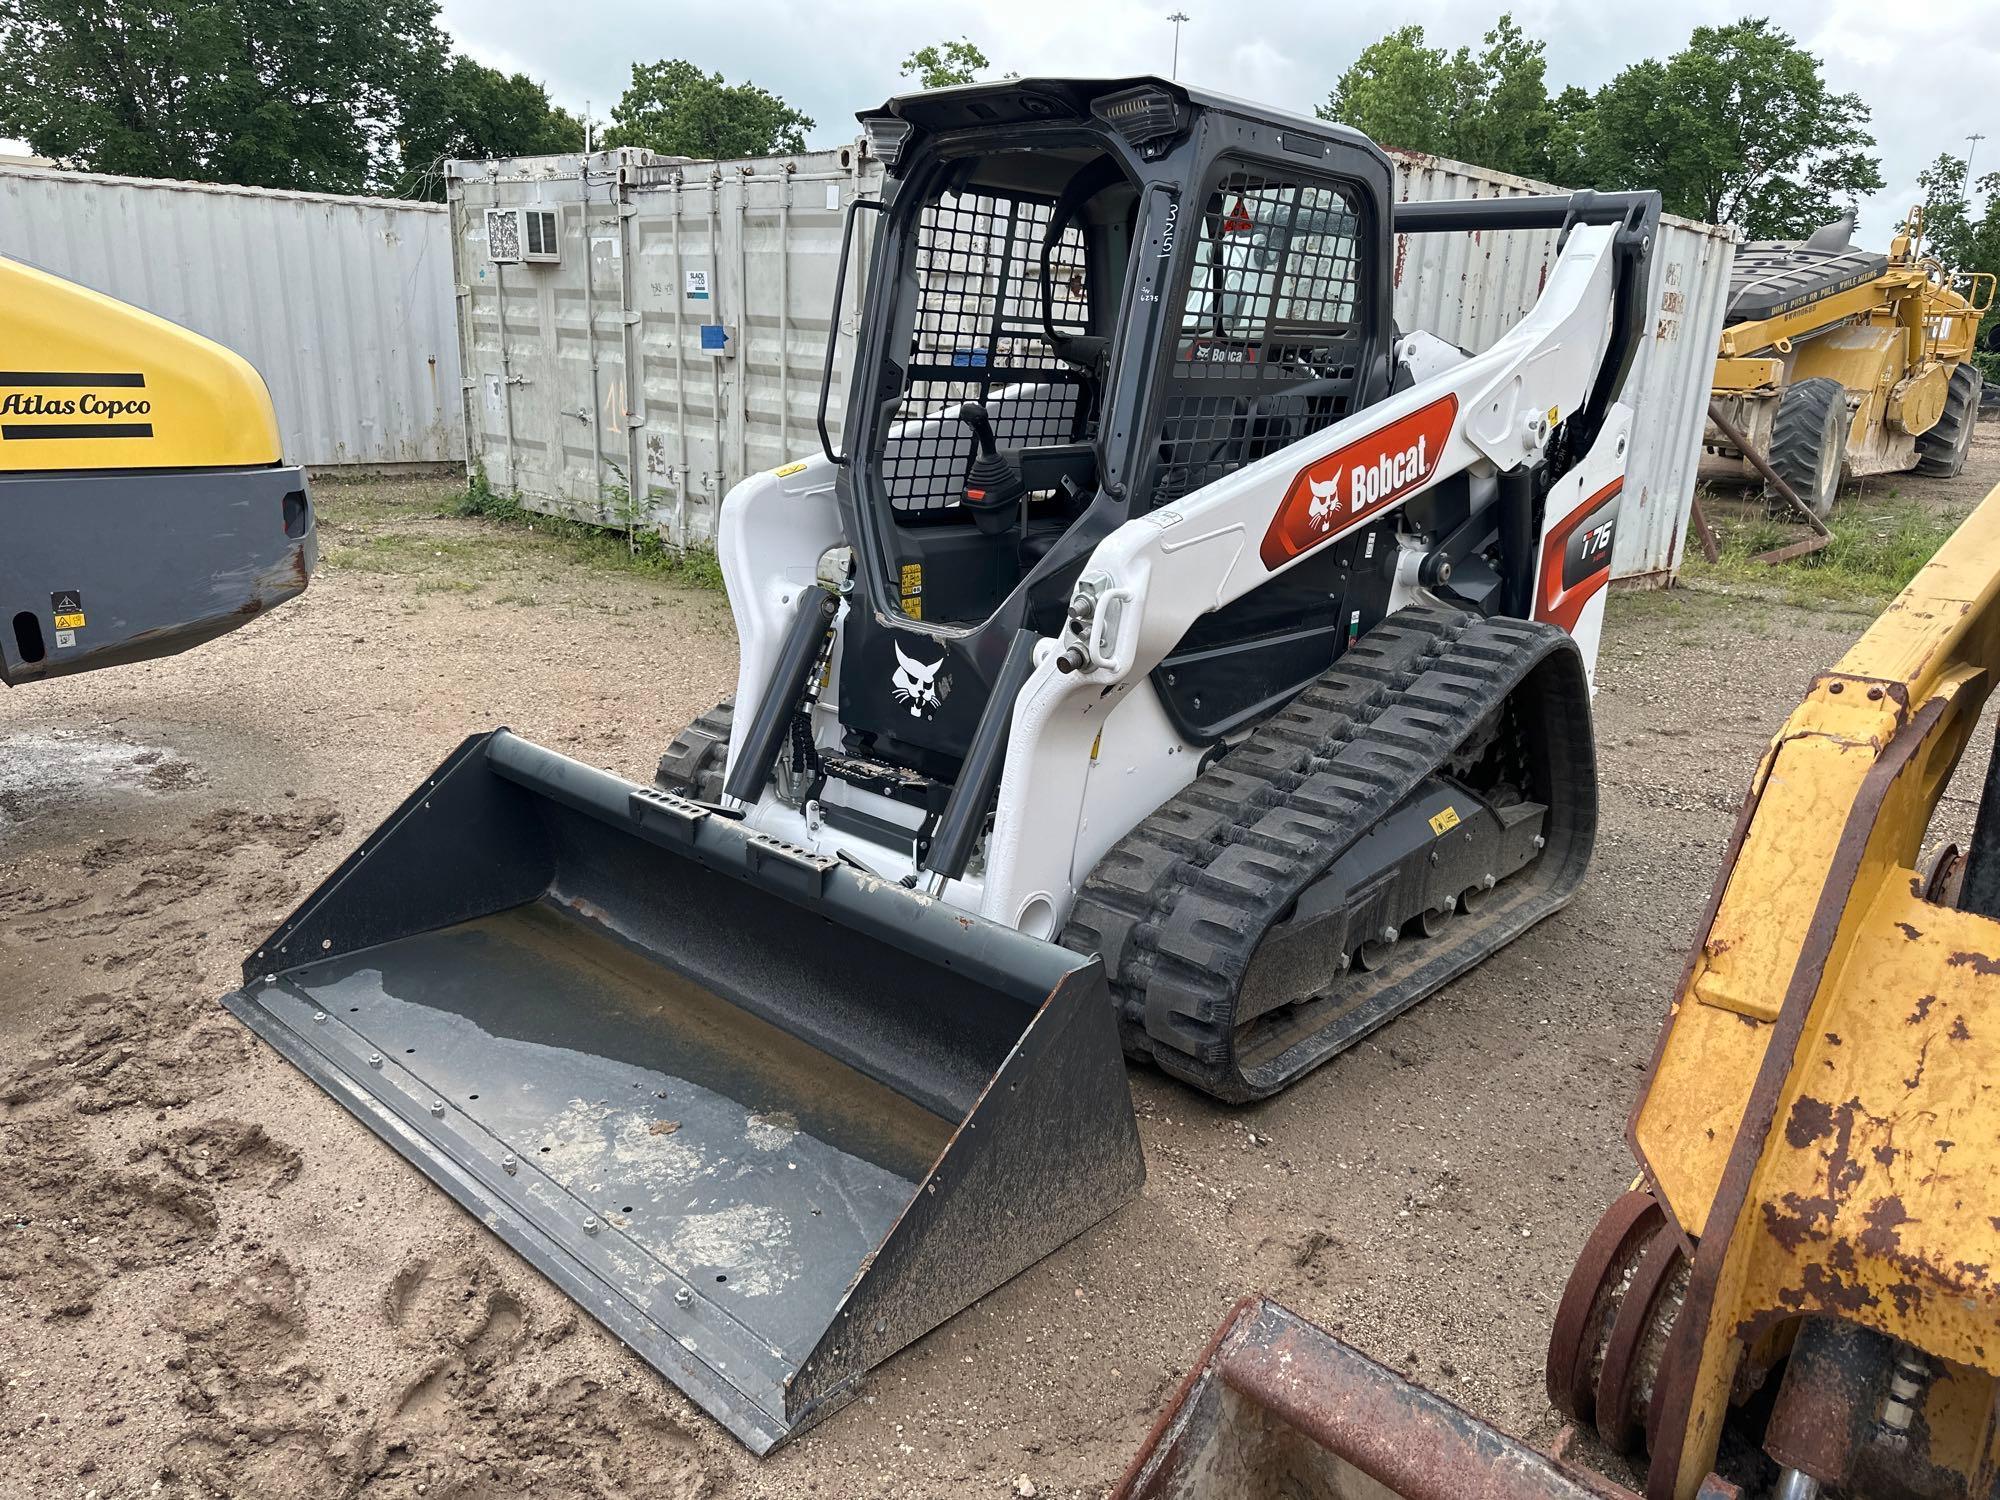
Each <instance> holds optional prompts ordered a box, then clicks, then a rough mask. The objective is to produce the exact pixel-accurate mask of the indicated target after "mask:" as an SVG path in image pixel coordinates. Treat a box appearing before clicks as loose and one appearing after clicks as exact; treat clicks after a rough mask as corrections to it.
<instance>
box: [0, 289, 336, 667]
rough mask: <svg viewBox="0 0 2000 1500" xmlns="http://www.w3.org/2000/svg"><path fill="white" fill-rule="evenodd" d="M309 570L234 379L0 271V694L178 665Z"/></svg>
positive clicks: (109, 306) (198, 354)
mask: <svg viewBox="0 0 2000 1500" xmlns="http://www.w3.org/2000/svg"><path fill="white" fill-rule="evenodd" d="M317 559H318V541H317V539H316V537H315V536H314V532H313V520H312V506H311V502H310V501H309V500H308V498H307V492H306V479H305V474H304V473H303V472H302V471H301V470H299V469H297V468H294V467H291V466H288V465H287V464H286V463H285V462H284V455H283V450H282V447H281V444H280V442H279V437H278V423H277V417H276V415H275V414H274V413H273V411H272V409H271V397H270V394H269V392H267V391H266V390H265V389H264V382H263V381H262V380H261V379H259V378H258V375H257V372H256V371H255V370H254V369H252V368H251V367H250V365H249V364H248V363H246V362H245V361H244V360H243V359H241V358H239V357H238V356H237V355H235V354H233V353H231V352H230V351H229V350H227V349H224V348H223V347H221V346H220V345H218V344H214V343H211V342H210V341H209V340H207V339H205V338H202V337H201V336H199V335H198V334H194V333H190V332H189V331H188V330H187V329H185V328H182V327H180V326H179V325H177V324H174V323H169V322H168V321H167V320H166V319H164V318H158V317H155V316H153V315H152V314H151V313H147V312H142V311H140V310H139V309H138V308H136V307H129V306H127V305H126V304H124V303H122V302H118V301H115V300H113V299H112V298H110V297H106V296H103V295H102V294H100V293H97V292H93V291H91V290H89V289H88V288H85V287H81V286H78V285H76V284H75V283H74V282H69V281H65V280H63V279H62V278H61V277H59V276H53V275H50V274H49V273H48V272H46V271H41V270H38V269H36V268H35V267H33V266H28V265H23V264H21V263H19V262H17V261H11V260H6V259H0V682H5V683H7V684H9V685H10V686H11V685H15V684H19V683H23V682H31V681H34V680H36V679H39V678H44V677H59V676H63V675H65V674H68V673H71V672H86V671H89V670H91V669H92V668H95V667H108V666H115V665H117V664H119V663H122V662H134V661H145V660H148V659H149V658H152V657H157V656H167V655H170V654H172V653H173V652H176V651H185V650H186V649H187V648H188V647H190V646H195V645H199V644H200V643H201V642H203V641H206V640H210V639H213V638H214V637H216V636H218V635H221V634H223V633H224V632H225V631H229V630H233V629H235V628H236V627H237V626H239V625H241V624H243V623H245V622H246V621H248V620H252V619H255V618H256V617H257V616H259V615H261V614H262V613H264V611H266V610H268V609H271V608H273V607H275V606H277V605H279V604H282V603H283V602H284V601H285V600H287V599H290V598H292V597H293V596H295V595H297V594H299V593H302V592H303V591H304V589H305V587H306V583H307V581H308V580H309V579H310V578H311V576H312V570H313V567H314V565H315V563H316V561H317Z"/></svg>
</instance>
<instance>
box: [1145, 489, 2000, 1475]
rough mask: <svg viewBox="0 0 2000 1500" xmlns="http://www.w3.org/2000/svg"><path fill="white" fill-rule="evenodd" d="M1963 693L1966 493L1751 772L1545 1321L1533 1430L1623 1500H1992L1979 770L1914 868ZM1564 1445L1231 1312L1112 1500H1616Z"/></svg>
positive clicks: (1992, 1255)
mask: <svg viewBox="0 0 2000 1500" xmlns="http://www.w3.org/2000/svg"><path fill="white" fill-rule="evenodd" d="M1996 674H2000V489H1996V490H1995V491H1994V492H1993V493H1992V494H1991V495H1989V496H1988V497H1987V498H1986V500H1985V502H1984V503H1983V504H1982V505H1981V506H1980V508H1979V509H1978V510H1977V511H1975V512H1974V513H1973V515H1972V516H1971V517H1970V518H1969V519H1968V520H1967V521H1966V522H1965V524H1964V525H1963V526H1962V527H1960V529H1959V531H1958V533H1957V535H1955V536H1954V537H1953V538H1952V539H1951V540H1950V541H1949V542H1947V543H1946V544H1945V546H1944V547H1943V548H1942V549H1941V550H1940V551H1939V552H1938V554H1937V556H1936V557H1935V558H1934V559H1933V560H1932V561H1931V563H1930V564H1929V565H1928V566H1927V567H1925V568H1924V570H1923V571H1922V572H1921V573H1919V574H1918V576H1917V578H1916V580H1915V581H1914V582H1913V583H1912V584H1911V585H1910V587H1909V588H1908V589H1906V590H1905V591H1904V592H1903V594H1902V596H1901V597H1900V598H1898V599H1897V600H1896V601H1895V603H1894V604H1892V605H1891V606H1890V607H1889V608H1888V610H1887V611H1885V612H1884V613H1883V615H1882V617H1881V618H1880V619H1879V620H1878V621H1877V622H1876V623H1875V624H1874V625H1873V626H1872V627H1871V628H1870V629H1869V630H1868V632H1867V634H1865V635H1864V636H1862V638H1861V640H1860V641H1859V642H1857V643H1856V644H1855V646H1854V648H1853V649H1852V650H1850V651H1849V652H1848V653H1847V655H1846V656H1845V657H1844V658H1843V659H1842V660H1841V661H1840V662H1839V663H1837V664H1836V665H1835V666H1834V668H1833V669H1832V670H1831V671H1829V672H1826V673H1825V674H1823V675H1822V676H1821V677H1819V678H1818V680H1817V681H1815V682H1814V683H1813V686H1812V690H1811V692H1810V693H1809V695H1808V696H1807V698H1806V701H1805V702H1804V703H1803V704H1802V705H1801V706H1800V707H1799V708H1798V710H1797V711H1796V712H1794V713H1793V715H1792V716H1791V718H1790V720H1789V721H1787V723H1786V724H1785V727H1784V728H1783V729H1782V730H1781V731H1780V732H1779V734H1778V736H1777V738H1776V739H1775V740H1773V741H1772V744H1771V748H1770V749H1769V750H1768V751H1767V752H1766V753H1765V755H1764V758H1763V761H1762V763H1761V764H1760V765H1759V766H1758V768H1757V772H1756V776H1755V778H1754V779H1753V781H1752V782H1751V786H1750V793H1749V796H1748V797H1747V799H1746V800H1745V802H1744V806H1743V811H1742V815H1741V818H1740V820H1739V822H1738V825H1737V829H1736V834H1735V837H1734V839H1733V840H1732V841H1731V844H1730V852H1729V855H1728V857H1727V859H1726V860H1725V862H1724V866H1723V870H1722V873H1721V874H1720V876H1719V877H1718V878H1717V880H1716V884H1715V890H1714V894H1713V896H1712V898H1711V900H1710V903H1709V909H1708V913H1707V916H1706V918H1705V920H1704V923H1703V932H1702V936H1701V938H1700V941H1699V942H1698V943H1697V945H1696V947H1695V949H1694V952H1693V954H1692V956H1691V957H1690V960H1689V963H1688V968H1687V972H1686V975H1685V976H1684V978H1683V979H1682V981H1681V984H1680V988H1679V990H1678V992H1677V993H1676V995H1675V997H1674V1002H1673V1006H1672V1009H1671V1010H1670V1012H1669V1013H1668V1017H1667V1023H1666V1027H1665V1029H1664V1031H1663V1032H1662V1034H1661V1038H1660V1043H1659V1048H1658V1051H1657V1053H1656V1055H1655V1057H1654V1061H1653V1067H1652V1072H1651V1076H1650V1078H1649V1079H1648V1082H1647V1084H1646V1088H1645V1091H1644V1093H1643V1094H1642V1096H1641V1097H1640V1100H1639V1103H1638V1105H1637V1107H1636V1108H1635V1110H1634V1111H1633V1114H1632V1122H1631V1131H1630V1140H1631V1144H1632V1148H1633V1151H1634V1153H1635V1154H1636V1155H1637V1157H1638V1160H1639V1164H1640V1167H1641V1176H1640V1178H1639V1182H1638V1184H1637V1185H1636V1186H1635V1187H1634V1188H1633V1189H1632V1191H1630V1192H1628V1193H1626V1194H1625V1195H1624V1196H1623V1197H1621V1198H1620V1199H1619V1200H1618V1201H1617V1202H1616V1203H1614V1204H1613V1205H1612V1206H1611V1208H1610V1209H1609V1210H1608V1211H1607V1212H1606V1214H1605V1215H1604V1217H1603V1219H1602V1221H1601V1222H1600V1223H1599V1224H1598V1226H1597V1228H1596V1229H1595V1231H1594V1232H1593V1233H1592V1234H1591V1235H1590V1237H1589V1239H1588V1241H1587V1243H1586V1244H1585V1246H1584V1250H1583V1254H1582V1256H1581V1257H1580V1259H1579V1260H1578V1262H1577V1265H1576V1268H1575V1270H1574V1271H1573V1272H1572V1273H1571V1276H1570V1280H1569V1284H1568V1286H1567V1288H1566V1289H1565V1291H1564V1293H1563V1296H1562V1299H1561V1303H1560V1305H1559V1306H1558V1308H1557V1311H1556V1317H1555V1327H1554V1330H1553V1334H1552V1337H1551V1340H1550V1345H1549V1358H1548V1387H1549V1396H1550V1398H1551V1400H1552V1401H1553V1402H1554V1404H1555V1405H1556V1407H1557V1408H1558V1409H1559V1410H1561V1411H1562V1412H1563V1413H1564V1414H1565V1415H1567V1416H1568V1417H1569V1418H1570V1419H1571V1421H1572V1422H1573V1423H1574V1424H1575V1426H1576V1428H1577V1429H1581V1430H1582V1431H1583V1432H1585V1433H1588V1434H1589V1435H1590V1438H1591V1439H1593V1440H1594V1441H1595V1442H1596V1443H1598V1444H1601V1445H1602V1446H1603V1447H1605V1448H1608V1449H1610V1450H1611V1451H1612V1452H1613V1453H1616V1454H1621V1455H1625V1456H1626V1457H1627V1458H1629V1459H1630V1460H1631V1461H1632V1462H1633V1463H1634V1464H1636V1465H1638V1466H1639V1467H1640V1468H1641V1469H1642V1470H1643V1472H1644V1474H1645V1484H1644V1488H1645V1494H1646V1497H1647V1500H1730V1497H1742V1500H1763V1497H1776V1500H1814V1497H1820V1496H1824V1497H1829V1500H1833V1497H1842V1500H1864V1497H1865V1500H1989V1497H1992V1496H1994V1495H2000V1403H1996V1396H2000V754H1995V755H1994V756H1993V757H1992V758H1991V759H1990V760H1989V762H1988V764H1987V768H1986V770H1985V774H1984V778H1983V781H1982V783H1981V784H1980V786H1979V794H1978V811H1977V814H1976V817H1975V819H1974V822H1973V826H1972V832H1971V836H1970V840H1969V843H1968V844H1967V845H1966V846H1965V847H1963V848H1961V847H1959V846H1958V845H1956V844H1947V845H1944V846H1943V847H1942V848H1938V849H1935V850H1934V851H1933V852H1932V853H1931V854H1930V855H1929V856H1928V857H1923V850H1924V848H1925V845H1926V839H1927V834H1931V833H1932V821H1933V817H1934V816H1935V814H1936V812H1937V810H1938V806H1939V804H1940V802H1941V801H1943V800H1944V799H1945V796H1946V789H1947V787H1948V786H1949V785H1950V784H1951V782H1952V776H1953V772H1954V769H1955V768H1956V767H1957V766H1958V764H1959V760H1960V757H1961V755H1962V753H1963V752H1964V750H1965V749H1966V746H1967V745H1968V743H1969V742H1970V741H1971V740H1972V738H1973V735H1974V731H1975V728H1976V726H1977V725H1978V722H1979V718H1980V712H1981V709H1982V708H1983V707H1984V706H1985V705H1986V703H1987V699H1988V696H1989V694H1990V693H1991V692H1992V689H1993V687H1994V682H1995V677H1996ZM1574 1436H1575V1432H1574V1430H1572V1432H1571V1433H1570V1434H1567V1435H1566V1441H1565V1442H1564V1443H1563V1444H1560V1445H1559V1450H1560V1451H1562V1452H1564V1453H1565V1454H1566V1455H1568V1456H1569V1457H1570V1462H1567V1463H1557V1462H1556V1461H1554V1460H1552V1459H1547V1458H1545V1457H1543V1456H1542V1455H1540V1454H1536V1453H1533V1452H1531V1451H1529V1450H1527V1449H1525V1448H1523V1447H1521V1446H1520V1445H1519V1444H1517V1443H1515V1442H1514V1441H1513V1440H1512V1439H1509V1438H1506V1437H1503V1436H1502V1435H1500V1434H1499V1433H1496V1432H1494V1431H1493V1430H1492V1429H1491V1428H1488V1427H1486V1426H1484V1425H1483V1424H1481V1423H1479V1422H1477V1421H1476V1420H1474V1419H1473V1418H1472V1417H1470V1416H1468V1415H1467V1414H1466V1413H1464V1412H1462V1411H1460V1410H1458V1408H1456V1407H1454V1406H1451V1405H1450V1404H1449V1403H1448V1402H1445V1401H1443V1400H1442V1399H1441V1398H1439V1397H1436V1396H1434V1395H1431V1394H1430V1393H1428V1392H1425V1391H1422V1390H1420V1389H1418V1388H1416V1387H1414V1386H1411V1385H1410V1384H1408V1383H1407V1382H1405V1381H1403V1380H1401V1379H1400V1378H1399V1377H1398V1376H1396V1375H1394V1374H1392V1373H1391V1372H1389V1371H1387V1370H1385V1369H1383V1368H1381V1367H1380V1366H1378V1365H1375V1364H1374V1363H1373V1362H1372V1361H1369V1360H1367V1359H1366V1358H1364V1357H1363V1356H1361V1355H1360V1354H1358V1353H1357V1352H1356V1351H1354V1350H1352V1349H1348V1348H1346V1347H1345V1346H1344V1345H1341V1344H1340V1343H1339V1342H1338V1341H1337V1340H1334V1339H1333V1338H1331V1337H1330V1336H1329V1335H1327V1334H1325V1333H1323V1332H1321V1331H1320V1330H1318V1329H1316V1328H1313V1327H1312V1326H1311V1325H1309V1324H1305V1323H1303V1322H1301V1321H1300V1320H1299V1319H1297V1318H1295V1317H1293V1316H1292V1315H1291V1314H1289V1313H1287V1312H1285V1311H1284V1309H1282V1308H1276V1307H1273V1306H1271V1305H1269V1304H1261V1303H1251V1304H1246V1306H1245V1307H1243V1308H1242V1309H1239V1311H1238V1313H1237V1314H1236V1315H1235V1317H1234V1318H1233V1319H1232V1320H1231V1322H1230V1323H1229V1324H1228V1325H1226V1326H1225V1328H1224V1329H1223V1330H1222V1332H1221V1333H1219V1334H1218V1335H1217V1339H1216V1342H1215V1344H1214V1345H1213V1346H1212V1347H1211V1349H1210V1350H1209V1351H1208V1353H1207V1354H1206V1355H1205V1356H1204V1357H1203V1358H1202V1360H1201V1361H1200V1362H1199V1363H1198V1366H1197V1369H1196V1371H1195V1373H1194V1374H1193V1375H1192V1376H1191V1377H1190V1379H1189V1382H1188V1384H1187V1386H1186V1387H1185V1388H1184V1389H1183V1391H1182V1393H1181V1394H1180V1396H1179V1397H1178V1398H1177V1399H1176V1401H1175V1403H1174V1405H1173V1407H1172V1409H1171V1410H1170V1411H1169V1412H1168V1413H1167V1414H1166V1415H1165V1416H1164V1417H1163V1418H1162V1419H1161V1422H1160V1425H1159V1427H1158V1429H1157V1430H1156V1431H1155V1434H1154V1436H1153V1437H1152V1438H1151V1439H1150V1440H1149V1441H1148V1443H1147V1445H1146V1448H1145V1450H1144V1451H1143V1452H1142V1453H1141V1455H1140V1457H1139V1460H1138V1461H1137V1463H1135V1465H1134V1467H1133V1469H1132V1472H1131V1474H1130V1475H1129V1476H1128V1478H1127V1480H1126V1483H1125V1485H1124V1487H1123V1488H1122V1489H1121V1490H1120V1491H1119V1492H1118V1493H1119V1494H1120V1495H1122V1496H1129V1497H1131V1500H1141V1497H1167V1496H1172V1497H1175V1500H1208V1497H1216V1500H1220V1497H1222V1496H1225V1495H1227V1496H1235V1495H1246V1494H1284V1495H1287V1496H1295V1497H1299V1500H1332V1497H1348V1496H1355V1495H1367V1496H1379V1495H1382V1494H1390V1495H1399V1496H1406V1497H1411V1500H1416V1497H1424V1500H1443V1497H1445V1496H1490V1497H1496V1500H1497V1497H1503V1496H1505V1497H1522V1500H1527V1497H1569V1496H1577V1495H1583V1494H1596V1495H1616V1496H1626V1495H1629V1493H1630V1492H1629V1491H1627V1490H1625V1489H1624V1488H1622V1487H1620V1486H1617V1485H1613V1484H1611V1483H1610V1482H1608V1481H1606V1480H1604V1479H1602V1478H1599V1477H1597V1476H1595V1475H1592V1474H1590V1473H1588V1472H1586V1471H1585V1470H1583V1469H1581V1468H1578V1467H1577V1466H1576V1465H1575V1462H1574V1455H1575V1454H1577V1453H1579V1452H1581V1451H1583V1449H1584V1448H1585V1447H1587V1446H1589V1444H1588V1443H1577V1442H1575V1441H1573V1440H1571V1439H1573V1438H1574ZM1357 1475H1359V1476H1362V1478H1363V1479H1365V1481H1366V1482H1365V1483H1363V1482H1361V1480H1358V1479H1357V1478H1356V1476H1357ZM1371 1486H1375V1487H1371Z"/></svg>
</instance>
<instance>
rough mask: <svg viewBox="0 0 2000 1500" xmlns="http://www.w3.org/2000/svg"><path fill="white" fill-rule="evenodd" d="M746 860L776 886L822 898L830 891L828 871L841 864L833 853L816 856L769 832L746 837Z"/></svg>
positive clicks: (744, 857)
mask: <svg viewBox="0 0 2000 1500" xmlns="http://www.w3.org/2000/svg"><path fill="white" fill-rule="evenodd" d="M743 859H744V863H746V864H747V865H749V867H750V868H751V869H752V870H753V871H755V872H757V873H759V874H762V875H765V876H766V877H767V878H768V879H769V880H770V881H771V883H772V884H773V885H778V886H783V887H785V888H786V889H789V890H793V891H796V892H798V893H799V894H800V895H804V896H812V897H818V896H819V895H820V894H821V893H822V892H824V891H825V890H826V875H827V871H829V870H832V869H834V868H836V867H837V866H838V865H839V864H840V861H839V860H837V859H835V858H834V857H833V856H832V855H830V854H815V853H813V851H812V850H810V849H801V848H800V847H799V846H798V845H797V844H788V843H786V842H785V841H784V840H783V839H774V838H772V837H771V836H770V835H769V834H765V833H752V834H749V835H748V836H747V837H746V839H745V841H744V847H743Z"/></svg>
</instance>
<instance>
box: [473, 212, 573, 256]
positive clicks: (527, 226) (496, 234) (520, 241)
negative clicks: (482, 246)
mask: <svg viewBox="0 0 2000 1500" xmlns="http://www.w3.org/2000/svg"><path fill="white" fill-rule="evenodd" d="M556 229H557V226H556V211H555V210H554V209H552V208H489V209H487V210H486V257H487V259H488V260H491V261H493V262H495V263H496V264H498V265H505V266H513V265H519V264H520V263H521V262H523V261H529V262H539V263H541V264H544V265H548V264H554V263H556V262H559V261H561V259H562V240H561V238H560V236H559V235H558V234H557V232H556Z"/></svg>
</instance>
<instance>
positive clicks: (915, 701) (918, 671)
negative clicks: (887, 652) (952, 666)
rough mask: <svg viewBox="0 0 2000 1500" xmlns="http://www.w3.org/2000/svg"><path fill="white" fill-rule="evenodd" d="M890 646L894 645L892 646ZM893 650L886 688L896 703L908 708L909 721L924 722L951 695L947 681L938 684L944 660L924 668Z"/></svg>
mask: <svg viewBox="0 0 2000 1500" xmlns="http://www.w3.org/2000/svg"><path fill="white" fill-rule="evenodd" d="M890 644H891V645H895V643H894V642H891V643H890ZM895 650H896V670H895V672H894V674H893V675H891V677H890V678H889V686H890V688H891V690H892V691H893V692H894V693H895V695H896V701H897V702H898V703H907V704H909V705H910V717H911V718H913V719H922V718H928V717H929V716H930V714H931V713H932V712H934V711H935V710H936V709H937V706H938V705H939V704H940V703H942V702H944V695H945V694H946V693H948V692H950V691H951V679H950V678H949V677H946V678H945V679H944V680H943V681H942V682H940V681H939V680H938V668H939V667H941V666H943V665H944V658H943V657H942V656H940V657H939V658H938V659H937V660H936V661H934V662H931V663H930V664H929V665H925V664H924V663H923V662H920V661H912V660H911V659H910V658H909V657H908V656H906V655H904V654H903V648H902V647H901V646H900V645H897V646H895Z"/></svg>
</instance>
